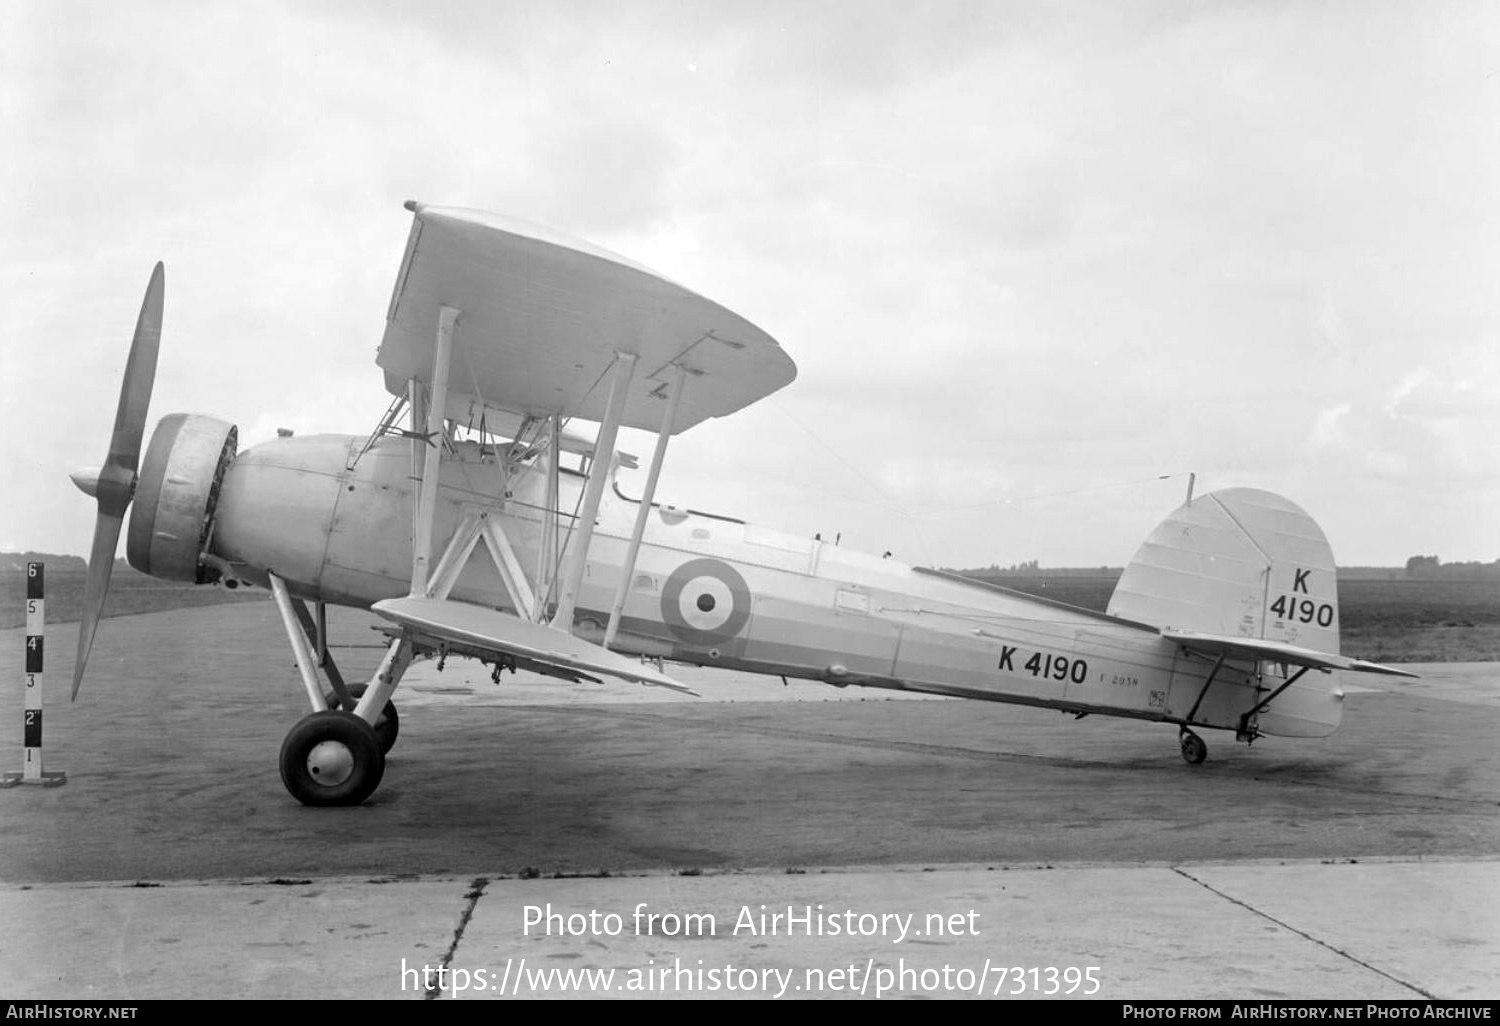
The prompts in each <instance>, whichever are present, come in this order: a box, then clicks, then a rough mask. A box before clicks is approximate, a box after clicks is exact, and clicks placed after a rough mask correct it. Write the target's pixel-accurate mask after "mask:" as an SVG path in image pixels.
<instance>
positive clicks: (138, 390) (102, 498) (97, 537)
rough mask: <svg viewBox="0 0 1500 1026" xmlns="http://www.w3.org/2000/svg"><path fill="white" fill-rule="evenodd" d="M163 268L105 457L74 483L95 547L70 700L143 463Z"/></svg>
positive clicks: (139, 327)
mask: <svg viewBox="0 0 1500 1026" xmlns="http://www.w3.org/2000/svg"><path fill="white" fill-rule="evenodd" d="M166 274H167V272H166V268H165V267H163V266H162V264H161V262H160V261H158V262H157V264H156V267H155V268H154V269H153V270H152V271H151V281H150V282H149V283H147V285H146V297H145V298H144V299H143V300H141V313H140V316H139V317H137V318H136V321H135V337H134V338H133V339H131V342H130V356H129V357H128V358H127V359H126V361H125V380H124V381H123V382H121V384H120V405H119V408H118V409H116V410H115V428H114V433H113V434H111V435H110V439H109V456H108V458H107V459H105V461H104V466H103V467H101V468H99V470H97V471H94V470H88V471H80V472H79V473H77V474H74V475H73V482H74V483H75V484H77V485H78V487H79V488H82V489H83V490H84V491H85V492H87V493H88V494H90V495H93V496H95V497H96V498H97V499H98V502H99V515H98V516H97V517H96V518H95V520H94V546H93V549H92V550H91V551H90V552H89V573H88V579H87V581H86V582H85V583H84V588H83V616H82V618H81V619H80V620H79V623H78V658H77V661H76V662H75V663H74V664H73V695H72V697H73V699H74V700H76V699H77V698H78V688H79V685H81V684H82V683H83V670H84V667H85V666H87V665H88V661H89V650H90V649H91V648H93V646H94V631H95V630H96V629H97V628H98V626H99V614H100V613H101V612H102V611H103V609H104V597H105V596H106V595H107V594H109V578H110V574H112V573H113V572H114V569H115V550H116V549H118V548H119V545H120V528H121V527H122V526H123V525H124V522H125V510H126V509H127V508H129V506H130V500H131V499H132V498H133V497H134V496H135V483H136V473H137V471H138V469H139V467H140V462H141V438H142V437H143V436H144V435H145V433H146V412H147V410H148V409H149V408H150V406H151V389H152V386H153V385H155V383H156V354H157V351H158V350H159V349H160V348H161V314H162V305H163V302H164V300H165V298H166V284H167V282H166Z"/></svg>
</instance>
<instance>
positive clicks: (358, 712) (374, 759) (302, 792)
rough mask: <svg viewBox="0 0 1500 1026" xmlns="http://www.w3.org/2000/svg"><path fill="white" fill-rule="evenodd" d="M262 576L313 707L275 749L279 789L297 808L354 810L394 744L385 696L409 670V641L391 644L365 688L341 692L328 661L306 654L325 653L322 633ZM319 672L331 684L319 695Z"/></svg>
mask: <svg viewBox="0 0 1500 1026" xmlns="http://www.w3.org/2000/svg"><path fill="white" fill-rule="evenodd" d="M267 576H268V577H269V578H270V580H271V592H272V595H273V596H274V597H275V599H276V605H277V608H278V611H279V612H280V613H281V620H282V626H283V627H284V628H285V629H286V635H287V640H288V641H289V642H290V643H291V646H292V655H293V656H294V657H295V658H296V660H297V672H298V673H299V674H300V675H301V677H302V686H303V688H304V689H305V690H306V691H307V697H308V701H309V702H310V704H311V705H312V708H313V712H312V715H310V716H305V717H303V718H302V719H301V720H299V721H298V722H297V724H296V726H294V727H292V729H291V731H290V732H288V733H287V736H286V740H285V741H284V742H283V743H282V745H281V780H282V783H284V784H285V785H286V789H287V790H288V791H289V792H291V795H292V797H293V798H296V799H297V800H298V801H299V802H301V803H302V804H304V805H358V804H359V803H360V802H362V801H364V800H365V799H366V798H368V797H370V795H372V794H374V793H375V789H376V788H377V787H379V786H380V778H381V777H382V776H383V775H384V774H385V753H386V752H388V751H390V749H391V746H392V745H394V744H395V743H396V734H397V732H398V731H399V729H400V721H399V720H398V719H397V714H396V703H394V702H392V701H391V692H393V691H395V690H396V685H397V684H399V683H400V682H401V678H402V676H403V675H404V674H405V673H406V668H407V667H408V666H410V665H411V660H412V655H413V649H412V643H411V638H410V637H408V636H407V635H405V634H403V635H402V636H401V637H399V638H397V639H395V640H394V641H392V642H391V645H390V648H389V649H387V651H386V654H385V659H384V660H382V661H381V664H380V669H378V670H376V671H375V675H374V676H373V677H371V678H370V681H369V683H368V684H365V685H357V686H355V687H354V688H352V689H351V688H346V687H345V686H344V681H343V678H342V677H341V676H340V675H339V672H338V668H337V667H336V666H334V665H333V661H332V660H331V659H327V658H326V657H325V658H319V657H318V656H317V655H316V654H315V653H314V652H313V650H312V647H311V642H312V641H314V640H317V641H319V642H320V644H319V648H320V649H324V651H325V652H326V647H325V646H324V645H323V644H321V642H322V640H323V638H324V636H325V634H324V631H323V630H322V629H319V628H318V626H317V625H316V624H315V623H314V621H313V618H312V617H311V616H310V615H309V614H308V612H307V609H306V607H305V606H303V605H302V603H301V602H300V601H299V600H297V599H294V598H292V596H291V593H290V591H289V590H288V589H287V586H286V584H285V583H284V582H283V581H282V580H281V579H280V578H279V577H277V576H276V575H275V574H268V575H267ZM320 666H321V668H322V669H323V670H324V671H325V672H326V673H327V674H328V677H329V681H330V682H331V683H332V684H333V689H334V690H333V692H332V693H331V694H328V695H326V696H325V695H324V694H323V690H322V688H321V686H320V685H319V683H318V673H317V671H318V669H319V667H320ZM341 706H342V708H340V707H341Z"/></svg>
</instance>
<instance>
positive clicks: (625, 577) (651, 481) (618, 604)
mask: <svg viewBox="0 0 1500 1026" xmlns="http://www.w3.org/2000/svg"><path fill="white" fill-rule="evenodd" d="M672 369H673V370H674V371H676V375H677V380H676V381H674V382H673V383H672V398H671V399H670V400H669V401H668V402H667V409H666V412H665V413H664V414H663V415H662V420H661V430H660V431H658V432H657V434H656V451H655V452H653V453H652V454H651V470H650V471H649V472H648V473H647V474H646V491H645V493H644V494H642V495H641V506H640V509H638V510H636V513H635V527H634V529H632V530H631V532H630V551H628V552H627V553H626V554H625V569H624V570H623V572H622V573H621V575H620V585H619V587H618V588H616V589H615V604H614V606H613V607H611V609H610V611H609V626H608V627H606V628H605V630H604V647H605V648H609V647H610V646H611V645H613V644H614V641H615V634H616V633H617V632H618V631H619V629H620V614H621V613H623V612H624V610H625V596H626V595H628V594H629V593H630V582H631V580H632V579H633V578H634V577H635V561H636V557H637V556H639V555H640V553H641V539H642V538H643V537H644V536H645V533H646V518H647V517H649V516H650V515H651V500H652V499H653V498H654V497H655V495H656V479H657V478H658V477H660V476H661V465H662V461H663V460H664V459H665V458H666V455H667V439H669V438H671V437H672V422H673V421H674V420H676V418H677V407H678V404H680V403H681V402H682V390H683V389H684V388H685V387H686V386H687V374H685V373H684V372H683V370H682V368H681V367H679V366H677V365H676V364H673V365H672Z"/></svg>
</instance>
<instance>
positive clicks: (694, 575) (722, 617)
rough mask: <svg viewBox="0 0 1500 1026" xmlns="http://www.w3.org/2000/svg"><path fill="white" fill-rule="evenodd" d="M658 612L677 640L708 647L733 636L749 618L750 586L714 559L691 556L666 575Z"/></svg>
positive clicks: (729, 568)
mask: <svg viewBox="0 0 1500 1026" xmlns="http://www.w3.org/2000/svg"><path fill="white" fill-rule="evenodd" d="M661 615H662V618H663V619H664V620H666V623H667V627H668V628H669V629H670V630H671V631H672V633H673V634H674V635H675V636H676V637H677V639H678V640H679V641H684V642H687V643H688V644H690V645H699V646H703V647H709V646H713V645H721V644H723V643H724V642H726V641H728V640H729V639H730V638H732V637H734V636H735V635H736V634H738V633H739V632H740V631H742V630H743V629H744V627H745V624H746V623H748V622H749V620H750V589H749V587H747V586H746V584H745V579H744V578H743V577H741V576H740V572H739V571H738V570H736V569H735V568H734V567H732V566H730V565H729V564H728V563H724V562H722V561H720V560H717V559H693V560H689V561H688V562H686V563H684V564H682V566H680V567H678V568H677V569H676V570H674V571H673V572H672V576H671V577H669V578H667V585H666V587H665V588H663V589H662V592H661Z"/></svg>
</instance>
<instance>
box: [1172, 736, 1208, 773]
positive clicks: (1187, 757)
mask: <svg viewBox="0 0 1500 1026" xmlns="http://www.w3.org/2000/svg"><path fill="white" fill-rule="evenodd" d="M1178 743H1179V744H1181V745H1182V758H1183V761H1184V762H1186V763H1187V764H1188V765H1189V766H1197V765H1199V764H1200V763H1202V762H1203V760H1204V759H1206V758H1208V745H1207V744H1205V743H1204V741H1203V739H1202V738H1201V737H1199V736H1198V735H1197V734H1194V733H1193V732H1192V731H1191V730H1188V729H1187V728H1186V727H1183V728H1182V736H1181V737H1179V738H1178Z"/></svg>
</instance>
